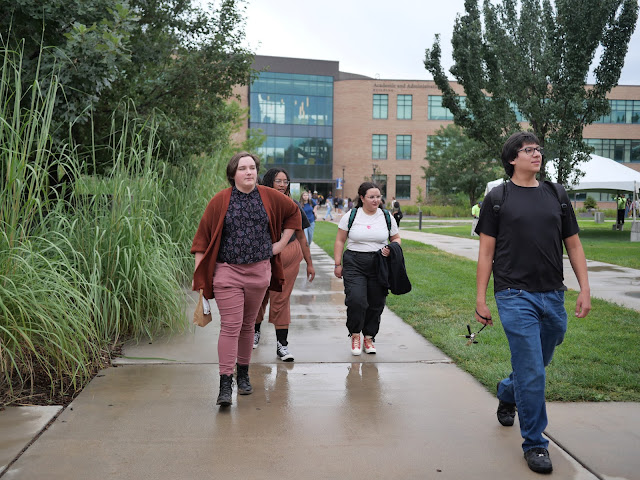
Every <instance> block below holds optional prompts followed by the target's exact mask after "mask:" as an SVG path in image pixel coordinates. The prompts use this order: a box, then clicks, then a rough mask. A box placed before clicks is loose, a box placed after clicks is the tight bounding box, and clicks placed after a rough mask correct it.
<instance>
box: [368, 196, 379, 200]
mask: <svg viewBox="0 0 640 480" xmlns="http://www.w3.org/2000/svg"><path fill="white" fill-rule="evenodd" d="M366 198H368V199H369V200H376V199H377V200H380V199H381V198H382V195H367V197H366Z"/></svg>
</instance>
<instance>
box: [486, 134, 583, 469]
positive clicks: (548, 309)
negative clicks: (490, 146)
mask: <svg viewBox="0 0 640 480" xmlns="http://www.w3.org/2000/svg"><path fill="white" fill-rule="evenodd" d="M542 153H543V152H542V148H540V146H539V141H538V138H537V137H536V136H535V135H534V134H533V133H530V132H519V133H515V134H513V135H511V136H510V137H509V139H508V140H507V141H506V142H505V144H504V146H503V148H502V164H503V166H504V169H505V172H506V173H507V175H508V176H509V177H510V178H511V181H510V182H507V183H505V184H503V185H502V186H500V187H495V188H494V189H493V190H491V191H490V192H489V193H488V194H487V197H486V198H485V199H484V203H483V205H482V208H481V210H480V220H479V222H478V226H477V228H476V231H477V233H478V234H479V235H480V246H479V252H478V266H477V281H476V284H477V294H476V311H475V314H476V320H477V321H478V322H480V323H482V324H485V325H486V324H488V325H493V320H492V317H491V311H490V310H489V307H488V306H487V301H486V295H487V284H488V282H489V277H490V276H491V273H492V272H493V280H494V292H495V300H496V304H497V306H498V313H499V314H500V321H501V323H502V326H503V328H504V332H505V334H506V336H507V340H508V341H509V349H510V351H511V368H512V370H513V371H512V372H511V374H510V375H509V376H508V377H507V378H504V379H502V380H501V381H499V382H498V385H497V395H498V410H497V417H498V421H499V422H500V424H502V425H504V426H512V425H513V423H514V419H515V415H516V408H517V412H518V420H519V422H520V434H521V435H522V438H523V439H524V441H523V443H522V450H523V452H524V458H525V459H526V461H527V465H528V466H529V468H530V469H531V470H533V471H534V472H538V473H550V472H551V471H552V469H553V467H552V463H551V459H550V458H549V452H548V450H547V447H548V445H549V441H548V440H547V439H546V438H545V437H543V435H542V433H543V431H544V429H545V428H546V427H547V411H546V405H545V381H546V373H545V367H546V366H547V365H549V362H551V358H552V357H553V352H554V350H555V348H556V346H558V345H560V344H561V343H562V341H563V339H564V335H565V332H566V330H567V311H566V310H565V307H564V292H565V291H566V290H567V287H565V285H564V283H563V282H564V278H563V273H562V271H563V268H562V255H563V248H562V247H563V243H564V247H565V248H566V251H567V254H568V256H569V260H570V261H571V266H572V267H573V271H574V272H575V274H576V277H577V279H578V283H579V285H580V292H579V293H578V299H577V302H576V308H575V316H576V317H578V318H583V317H586V316H587V314H588V313H589V311H590V310H591V299H590V288H589V279H588V275H587V261H586V259H585V255H584V250H583V249H582V244H581V243H580V238H579V237H578V231H579V228H578V222H577V221H576V217H575V214H574V212H573V208H572V207H571V202H570V201H569V197H568V196H567V193H566V191H565V190H564V188H563V187H562V186H561V185H559V184H552V183H550V182H539V181H538V180H536V174H537V173H538V172H539V171H540V166H541V165H542ZM496 207H498V208H496Z"/></svg>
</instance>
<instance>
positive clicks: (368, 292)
mask: <svg viewBox="0 0 640 480" xmlns="http://www.w3.org/2000/svg"><path fill="white" fill-rule="evenodd" d="M381 205H382V196H381V195H380V189H379V188H378V186H377V185H376V184H375V183H371V182H364V183H363V184H361V185H360V187H359V188H358V200H357V204H356V207H355V208H356V209H357V210H356V212H355V217H354V218H353V223H352V224H351V225H349V221H350V217H351V212H352V211H349V212H347V213H346V214H345V215H344V216H343V217H342V218H341V219H340V223H339V224H338V233H337V234H336V241H335V243H334V246H333V259H334V261H335V269H334V275H335V276H336V277H337V278H344V293H345V297H346V298H345V302H344V303H345V305H346V306H347V329H348V330H349V336H350V337H351V353H352V354H353V355H360V354H361V353H362V344H361V341H360V333H361V332H362V334H363V335H364V339H363V343H364V351H365V353H376V347H375V345H374V341H375V337H376V335H377V333H378V330H379V329H380V315H381V314H382V311H383V310H384V306H385V303H386V298H387V294H388V290H387V286H385V285H383V284H382V283H381V281H380V277H379V275H378V255H379V254H382V256H384V257H388V256H389V254H390V253H391V250H390V248H389V247H388V246H387V245H388V244H389V243H390V242H396V243H398V244H400V242H401V240H400V233H399V232H398V226H397V225H396V222H395V220H394V219H393V217H391V215H389V213H388V212H387V213H386V214H385V212H384V211H383V210H382V207H381ZM387 215H388V216H389V222H390V223H391V226H390V228H389V225H388V224H387V218H386V217H387ZM347 240H348V242H347ZM345 243H347V250H346V251H345V252H344V255H343V251H344V244H345Z"/></svg>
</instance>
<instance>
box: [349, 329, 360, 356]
mask: <svg viewBox="0 0 640 480" xmlns="http://www.w3.org/2000/svg"><path fill="white" fill-rule="evenodd" d="M351 353H352V354H353V355H360V354H361V353H362V347H361V346H360V334H359V333H352V334H351Z"/></svg>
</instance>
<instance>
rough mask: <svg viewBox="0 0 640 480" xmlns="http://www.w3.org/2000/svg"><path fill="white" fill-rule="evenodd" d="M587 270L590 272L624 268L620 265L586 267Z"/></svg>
mask: <svg viewBox="0 0 640 480" xmlns="http://www.w3.org/2000/svg"><path fill="white" fill-rule="evenodd" d="M587 270H589V271H590V272H624V270H623V269H622V268H620V267H609V266H594V267H587Z"/></svg>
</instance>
